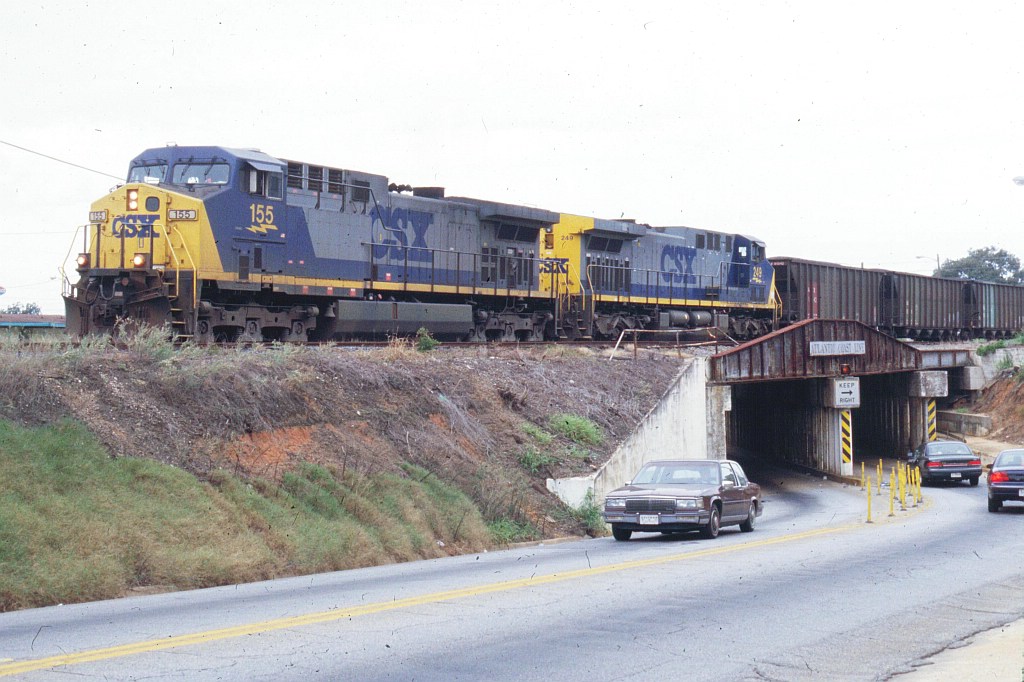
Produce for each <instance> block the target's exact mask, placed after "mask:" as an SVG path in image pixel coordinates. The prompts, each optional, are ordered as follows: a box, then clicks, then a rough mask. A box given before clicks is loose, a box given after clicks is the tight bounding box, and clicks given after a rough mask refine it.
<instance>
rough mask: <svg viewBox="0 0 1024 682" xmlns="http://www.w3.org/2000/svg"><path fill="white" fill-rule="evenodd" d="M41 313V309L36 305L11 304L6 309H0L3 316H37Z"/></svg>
mask: <svg viewBox="0 0 1024 682" xmlns="http://www.w3.org/2000/svg"><path fill="white" fill-rule="evenodd" d="M41 312H42V308H40V307H39V304H38V303H26V304H25V305H22V304H21V303H12V304H11V305H9V306H7V307H6V308H3V309H0V314H4V315H38V314H39V313H41Z"/></svg>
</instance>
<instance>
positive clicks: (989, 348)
mask: <svg viewBox="0 0 1024 682" xmlns="http://www.w3.org/2000/svg"><path fill="white" fill-rule="evenodd" d="M1000 348H1006V342H1005V341H1003V340H999V341H993V342H992V343H986V344H984V345H981V346H978V350H977V351H976V352H977V353H978V355H980V356H982V357H985V356H986V355H991V354H992V353H995V352H996V351H997V350H999V349H1000Z"/></svg>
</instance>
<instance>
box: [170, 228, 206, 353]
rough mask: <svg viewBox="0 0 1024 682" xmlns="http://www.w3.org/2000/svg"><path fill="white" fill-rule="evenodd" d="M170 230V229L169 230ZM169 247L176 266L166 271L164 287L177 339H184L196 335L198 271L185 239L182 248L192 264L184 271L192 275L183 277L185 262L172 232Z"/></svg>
mask: <svg viewBox="0 0 1024 682" xmlns="http://www.w3.org/2000/svg"><path fill="white" fill-rule="evenodd" d="M169 232H170V230H168V233H169ZM167 248H168V250H170V252H171V262H172V263H174V266H175V268H174V270H173V271H172V272H164V288H165V290H166V291H167V301H168V303H169V304H170V313H171V330H172V331H173V333H174V338H175V340H178V341H184V340H187V339H190V338H192V337H193V336H194V335H195V324H196V305H197V303H198V300H199V282H198V277H197V274H198V273H197V272H196V266H195V261H193V260H192V254H191V253H189V251H188V246H186V245H185V240H184V239H182V240H181V248H182V250H183V251H184V252H185V256H186V257H187V258H188V265H189V266H190V267H189V269H188V270H185V271H184V273H185V274H187V275H191V276H188V277H185V278H184V279H183V278H182V274H183V271H182V268H181V266H182V265H183V264H184V263H183V261H182V259H181V258H180V257H179V256H178V253H177V252H176V251H175V250H174V244H173V243H172V241H171V239H170V234H168V239H167Z"/></svg>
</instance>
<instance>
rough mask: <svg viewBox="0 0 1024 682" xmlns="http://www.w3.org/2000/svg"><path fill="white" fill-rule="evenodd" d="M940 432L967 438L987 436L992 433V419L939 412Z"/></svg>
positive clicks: (959, 413)
mask: <svg viewBox="0 0 1024 682" xmlns="http://www.w3.org/2000/svg"><path fill="white" fill-rule="evenodd" d="M936 417H937V422H938V427H939V431H942V432H943V433H962V434H964V435H967V436H980V437H984V436H987V435H988V434H989V433H990V432H991V431H992V417H990V416H989V415H987V414H968V413H966V412H950V411H948V410H939V411H938V412H937V413H936Z"/></svg>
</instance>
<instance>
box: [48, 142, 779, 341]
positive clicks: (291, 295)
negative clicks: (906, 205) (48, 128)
mask: <svg viewBox="0 0 1024 682" xmlns="http://www.w3.org/2000/svg"><path fill="white" fill-rule="evenodd" d="M76 240H77V238H76ZM77 272H78V279H77V281H76V282H71V281H70V280H68V279H65V290H64V300H65V306H66V318H67V323H66V324H67V330H68V331H69V332H70V333H72V334H75V335H79V336H81V335H84V334H91V333H110V332H114V331H116V330H117V329H118V327H119V326H120V325H123V324H125V323H129V322H131V323H136V324H140V323H141V324H148V325H157V326H163V325H167V326H169V327H170V328H171V329H172V330H173V334H174V336H175V337H176V338H178V339H192V340H194V341H196V342H200V343H208V342H214V341H241V342H258V341H266V340H275V341H305V340H327V339H343V338H355V337H387V336H390V335H405V334H413V333H415V332H416V331H417V330H419V329H420V328H426V329H427V330H428V331H429V332H430V333H431V334H433V335H434V336H436V337H438V338H456V339H467V340H502V341H508V340H521V341H535V340H552V339H577V338H602V337H611V336H614V335H616V334H617V333H618V332H619V331H620V330H622V329H627V328H634V329H635V328H642V329H662V330H671V329H688V328H694V327H715V328H718V329H721V330H723V331H724V332H726V333H728V334H730V335H731V336H733V337H734V338H739V339H748V338H752V337H754V336H758V335H760V334H763V333H766V332H768V331H770V330H771V329H773V328H774V327H776V326H777V321H778V316H779V314H780V310H779V306H778V300H777V298H776V295H775V287H774V269H773V267H772V265H771V263H770V262H769V261H768V260H767V257H766V253H765V245H764V243H763V242H762V241H760V240H758V239H755V238H753V237H749V236H744V235H740V234H727V233H723V232H716V231H712V230H701V229H694V228H690V227H682V226H667V227H651V226H650V225H646V224H641V223H637V222H635V221H631V220H604V219H599V218H593V217H584V216H578V215H570V214H565V213H556V212H552V211H548V210H544V209H540V208H534V207H529V206H522V205H515V204H506V203H500V202H495V201H484V200H479V199H470V198H464V197H450V196H445V191H444V189H443V188H440V187H415V188H414V187H409V186H398V185H395V184H389V182H388V178H386V177H385V176H383V175H375V174H371V173H364V172H360V171H353V170H346V169H342V168H333V167H327V166H320V165H315V164H311V163H304V162H298V161H290V160H285V159H278V158H275V157H273V156H270V155H268V154H265V153H262V152H260V151H256V150H241V149H230V148H225V147H210V146H204V147H184V146H180V147H179V146H168V147H163V148H155V149H148V150H146V151H144V152H142V153H141V154H139V155H138V156H137V157H135V158H134V159H133V160H132V161H131V163H130V164H129V168H128V173H127V178H126V182H125V184H123V185H120V186H118V187H116V188H115V189H113V190H112V191H110V193H108V194H107V195H106V196H104V197H102V198H101V199H99V200H98V201H96V202H95V203H93V205H92V207H91V210H90V212H89V224H88V226H87V227H86V229H85V231H84V235H83V241H82V248H81V252H80V253H79V254H78V257H77Z"/></svg>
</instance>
